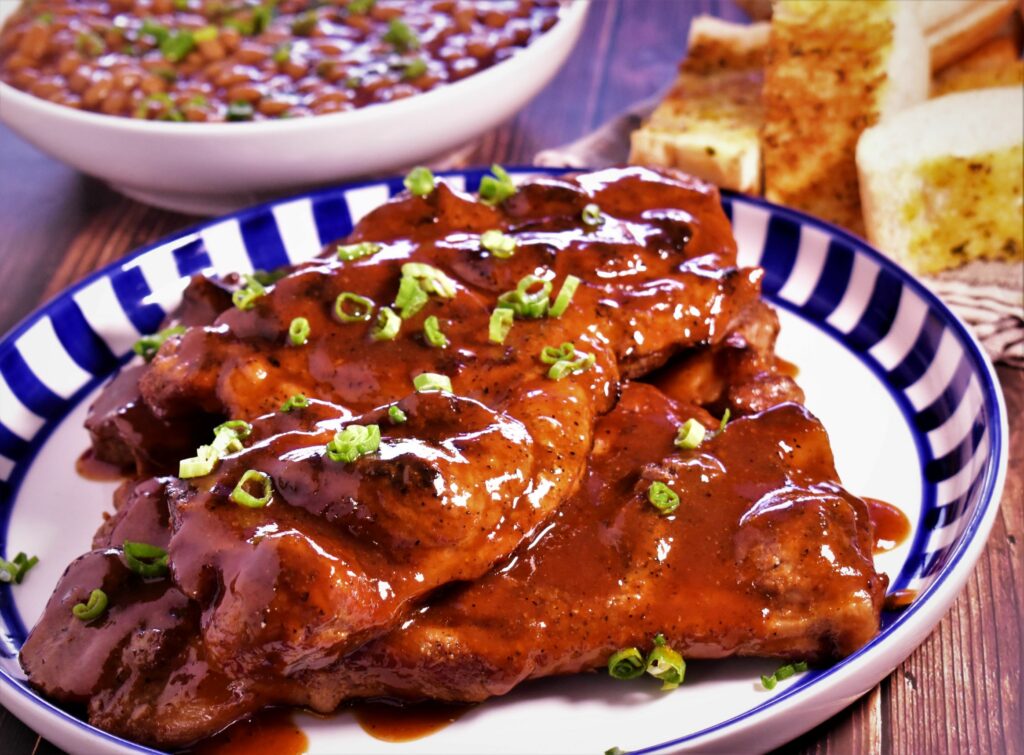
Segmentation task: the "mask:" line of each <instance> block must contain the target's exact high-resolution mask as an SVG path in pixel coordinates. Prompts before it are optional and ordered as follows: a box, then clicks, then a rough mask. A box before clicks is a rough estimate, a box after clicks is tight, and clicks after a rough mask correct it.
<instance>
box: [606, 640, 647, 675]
mask: <svg viewBox="0 0 1024 755" xmlns="http://www.w3.org/2000/svg"><path fill="white" fill-rule="evenodd" d="M646 668H647V664H646V663H645V662H644V657H643V655H641V653H640V651H639V650H637V649H636V648H623V649H622V650H617V651H616V652H614V653H612V655H611V657H610V658H609V659H608V675H609V676H611V677H612V678H613V679H636V678H637V677H638V676H641V675H642V674H643V673H644V670H645V669H646Z"/></svg>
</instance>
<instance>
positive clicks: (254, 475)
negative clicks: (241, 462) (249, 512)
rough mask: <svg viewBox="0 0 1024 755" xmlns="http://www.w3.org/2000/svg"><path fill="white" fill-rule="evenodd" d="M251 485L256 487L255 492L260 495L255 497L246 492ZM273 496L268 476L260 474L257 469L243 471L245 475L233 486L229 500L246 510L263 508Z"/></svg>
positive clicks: (263, 473) (264, 473)
mask: <svg viewBox="0 0 1024 755" xmlns="http://www.w3.org/2000/svg"><path fill="white" fill-rule="evenodd" d="M253 485H256V486H257V487H256V490H257V491H258V492H259V493H260V495H259V496H255V495H253V494H252V493H250V492H249V491H248V490H247V488H249V487H251V486H253ZM273 496H274V487H273V485H272V484H271V482H270V475H268V474H267V473H266V472H260V471H259V470H258V469H247V470H245V474H243V475H242V478H241V479H240V480H239V481H238V484H237V485H235V489H234V490H232V491H231V500H232V501H234V502H235V503H237V504H238V505H239V506H245V507H246V508H248V509H259V508H263V507H264V506H266V505H267V504H268V503H270V499H271V498H273Z"/></svg>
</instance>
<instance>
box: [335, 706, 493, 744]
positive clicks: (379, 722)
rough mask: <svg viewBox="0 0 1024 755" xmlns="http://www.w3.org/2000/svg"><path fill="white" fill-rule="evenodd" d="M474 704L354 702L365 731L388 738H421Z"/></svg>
mask: <svg viewBox="0 0 1024 755" xmlns="http://www.w3.org/2000/svg"><path fill="white" fill-rule="evenodd" d="M472 707H473V706H471V705H456V704H451V703H439V702H425V703H417V704H415V705H400V704H396V703H386V702H372V703H359V704H358V705H355V706H353V708H352V713H353V714H354V715H355V717H356V721H358V722H359V725H360V726H362V727H363V731H365V732H366V733H367V734H369V735H370V736H371V737H374V738H375V739H380V740H382V741H384V742H409V741H411V740H414V739H421V738H422V737H426V736H429V735H430V734H433V733H435V732H438V731H440V730H441V729H443V728H445V727H446V726H448V725H450V724H453V723H455V721H457V720H458V719H459V718H460V717H461V716H462V715H464V714H465V713H466V712H467V711H468V710H469V709H470V708H472Z"/></svg>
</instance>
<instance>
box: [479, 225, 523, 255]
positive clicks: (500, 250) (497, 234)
mask: <svg viewBox="0 0 1024 755" xmlns="http://www.w3.org/2000/svg"><path fill="white" fill-rule="evenodd" d="M480 246H482V247H483V248H484V249H486V250H487V251H488V252H490V253H491V254H492V255H494V256H495V257H497V258H498V259H499V260H507V259H508V258H509V257H511V256H512V255H513V254H515V253H516V240H515V238H514V237H512V236H509V235H508V234H505V233H502V232H501V231H498V230H490V231H484V232H483V234H482V235H481V236H480Z"/></svg>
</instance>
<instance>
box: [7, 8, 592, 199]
mask: <svg viewBox="0 0 1024 755" xmlns="http://www.w3.org/2000/svg"><path fill="white" fill-rule="evenodd" d="M588 6H589V2H587V0H572V1H571V2H568V3H566V5H565V6H564V7H563V8H562V10H561V12H560V16H559V21H558V23H557V24H555V25H554V26H553V27H552V28H551V29H550V30H549V31H547V32H545V33H544V34H542V35H541V36H539V37H538V38H537V39H536V40H534V41H533V42H532V43H531V44H530V45H529V46H528V47H526V48H525V49H523V50H520V51H518V52H517V53H516V54H515V55H513V56H512V57H510V58H509V59H507V60H505V61H502V62H501V63H498V64H497V65H495V66H492V67H491V68H488V69H486V70H484V71H481V72H480V73H477V74H474V75H472V76H469V77H468V78H465V79H462V80H461V81H458V82H455V83H453V84H449V85H446V86H442V87H439V88H437V89H433V90H431V91H428V92H425V93H423V94H418V95H415V96H413V97H409V98H407V99H403V100H398V101H396V102H390V103H387V104H382V105H372V106H370V107H365V108H361V109H359V110H353V111H349V112H345V113H335V114H331V115H319V116H315V117H310V118H296V119H292V120H281V121H258V122H254V123H187V124H182V123H166V122H159V121H145V120H137V119H134V118H123V117H116V116H109V115H100V114H97V113H90V112H83V111H79V110H75V109H74V108H69V107H65V106H63V105H57V104H55V103H52V102H47V101H46V100H42V99H39V98H38V97H34V96H32V95H30V94H27V93H25V92H22V91H20V90H17V89H15V88H14V87H12V86H9V85H7V84H4V83H2V82H0V121H3V122H4V123H5V124H6V125H7V126H9V127H10V128H11V129H12V130H13V131H15V132H17V133H18V134H19V135H21V136H22V137H23V138H25V139H26V140H28V141H29V142H31V143H32V144H34V145H35V146H36V147H38V148H39V149H41V150H43V151H44V152H46V153H48V154H50V155H53V156H54V157H56V158H57V159H59V160H62V161H63V162H66V163H68V164H69V165H72V166H74V167H75V168H78V169H79V170H81V171H82V172H84V173H88V174H89V175H92V176H95V177H97V178H100V179H103V180H104V181H107V182H109V183H110V184H111V185H112V186H113V187H114V188H115V189H117V190H118V191H120V192H122V193H124V194H127V195H128V196H130V197H132V198H133V199H138V200H139V201H142V202H146V203H148V204H153V205H156V206H158V207H163V208H165V209H169V210H176V211H179V212H186V213H192V214H200V215H213V214H221V213H225V212H230V211H232V210H236V209H238V208H240V207H243V206H245V205H249V204H253V203H254V202H256V201H259V200H262V199H267V198H270V197H272V196H275V195H281V194H284V193H291V192H294V191H298V190H299V189H303V188H307V187H311V186H316V185H319V184H324V183H328V182H336V181H339V180H342V179H348V178H356V177H360V176H367V175H371V174H375V173H381V172H387V171H395V170H400V169H403V168H405V167H407V166H409V165H413V164H415V163H418V162H426V161H428V160H429V159H430V158H432V157H436V156H438V155H441V154H443V153H445V152H449V151H451V150H453V149H455V148H456V147H458V146H460V145H462V144H464V143H466V142H467V141H469V140H470V139H472V138H473V137H475V136H477V135H478V134H481V133H483V132H485V131H487V130H489V129H491V128H494V127H495V126H497V125H498V124H499V123H501V122H502V121H504V120H505V119H506V118H508V117H510V116H511V115H512V114H513V113H515V112H516V111H517V110H519V109H520V108H521V107H523V106H524V105H525V104H526V103H527V102H528V101H529V100H530V99H531V98H532V97H534V96H535V95H536V94H537V92H539V91H540V90H541V88H543V87H544V85H545V84H547V83H548V81H550V80H551V78H552V77H553V76H554V75H555V73H556V72H557V71H558V69H559V68H560V67H561V65H562V63H563V62H564V61H565V59H566V58H567V57H568V55H569V52H570V51H571V50H572V48H573V46H574V45H575V43H576V40H577V38H578V37H579V35H580V31H581V30H582V28H583V21H584V19H585V17H586V14H587V9H588ZM15 7H16V3H14V2H11V3H6V2H5V3H2V4H0V22H2V21H3V18H4V17H5V16H7V15H8V14H9V13H10V12H12V11H13V10H14V8H15Z"/></svg>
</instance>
